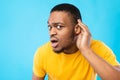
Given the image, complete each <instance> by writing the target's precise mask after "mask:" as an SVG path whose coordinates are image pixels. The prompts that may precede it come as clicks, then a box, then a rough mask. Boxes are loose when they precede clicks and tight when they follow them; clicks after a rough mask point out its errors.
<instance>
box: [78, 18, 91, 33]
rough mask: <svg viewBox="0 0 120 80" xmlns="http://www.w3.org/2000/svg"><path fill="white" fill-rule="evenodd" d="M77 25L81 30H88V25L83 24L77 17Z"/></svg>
mask: <svg viewBox="0 0 120 80" xmlns="http://www.w3.org/2000/svg"><path fill="white" fill-rule="evenodd" d="M78 25H79V26H80V27H81V29H83V31H87V32H89V29H88V27H87V26H86V25H85V24H83V23H82V22H81V20H80V19H78Z"/></svg>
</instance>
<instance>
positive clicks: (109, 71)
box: [32, 11, 120, 80]
mask: <svg viewBox="0 0 120 80" xmlns="http://www.w3.org/2000/svg"><path fill="white" fill-rule="evenodd" d="M70 16H71V15H70V14H69V13H68V12H64V11H54V12H52V13H51V14H50V17H49V20H48V25H49V33H50V38H51V44H53V42H52V40H53V41H54V40H56V41H57V42H56V43H55V45H54V46H53V50H54V51H55V52H64V53H66V54H71V53H74V52H76V51H77V50H79V51H80V52H81V53H82V55H83V56H84V57H85V58H86V60H87V61H88V62H89V63H90V65H91V66H92V67H93V68H94V69H95V71H96V72H97V73H98V75H99V76H100V77H101V78H102V79H103V80H120V66H112V65H110V64H108V63H107V62H106V61H105V60H103V59H102V58H101V57H99V56H98V55H96V53H95V52H94V51H93V50H92V49H91V48H90V42H91V34H90V31H89V29H88V28H87V26H86V25H84V24H83V23H82V22H81V21H80V20H78V24H74V23H73V22H72V17H70ZM60 26H63V27H60ZM56 44H57V45H56ZM101 65H102V66H101ZM32 80H44V77H37V76H36V75H34V74H33V79H32Z"/></svg>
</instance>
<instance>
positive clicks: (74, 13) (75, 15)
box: [50, 3, 82, 23]
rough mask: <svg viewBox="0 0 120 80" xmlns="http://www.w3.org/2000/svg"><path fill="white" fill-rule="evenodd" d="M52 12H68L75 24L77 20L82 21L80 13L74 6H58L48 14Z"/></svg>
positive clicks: (63, 4)
mask: <svg viewBox="0 0 120 80" xmlns="http://www.w3.org/2000/svg"><path fill="white" fill-rule="evenodd" d="M54 11H65V12H69V13H70V14H71V15H72V17H73V20H74V22H75V23H77V20H78V19H80V20H81V21H82V17H81V13H80V11H79V9H78V8H77V7H76V6H74V5H73V4H68V3H62V4H58V5H56V6H54V7H53V8H52V9H51V11H50V13H52V12H54Z"/></svg>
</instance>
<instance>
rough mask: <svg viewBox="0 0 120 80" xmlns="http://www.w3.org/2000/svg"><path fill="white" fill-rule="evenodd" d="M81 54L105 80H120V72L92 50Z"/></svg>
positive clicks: (82, 51) (85, 50)
mask: <svg viewBox="0 0 120 80" xmlns="http://www.w3.org/2000/svg"><path fill="white" fill-rule="evenodd" d="M81 53H82V55H83V56H84V57H85V58H86V59H87V60H88V62H89V63H90V65H91V66H92V67H93V68H94V69H95V71H96V72H97V73H98V75H99V76H100V77H101V78H102V79H103V80H120V71H119V70H117V69H116V68H115V67H113V66H112V65H110V64H108V63H107V62H106V61H105V60H103V59H102V58H101V57H99V56H98V55H96V53H95V52H93V51H92V50H91V49H90V48H87V49H84V50H81Z"/></svg>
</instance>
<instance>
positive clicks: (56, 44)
mask: <svg viewBox="0 0 120 80" xmlns="http://www.w3.org/2000/svg"><path fill="white" fill-rule="evenodd" d="M50 41H51V46H52V47H53V48H56V47H57V46H58V40H57V39H55V38H52V39H51V40H50Z"/></svg>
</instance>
